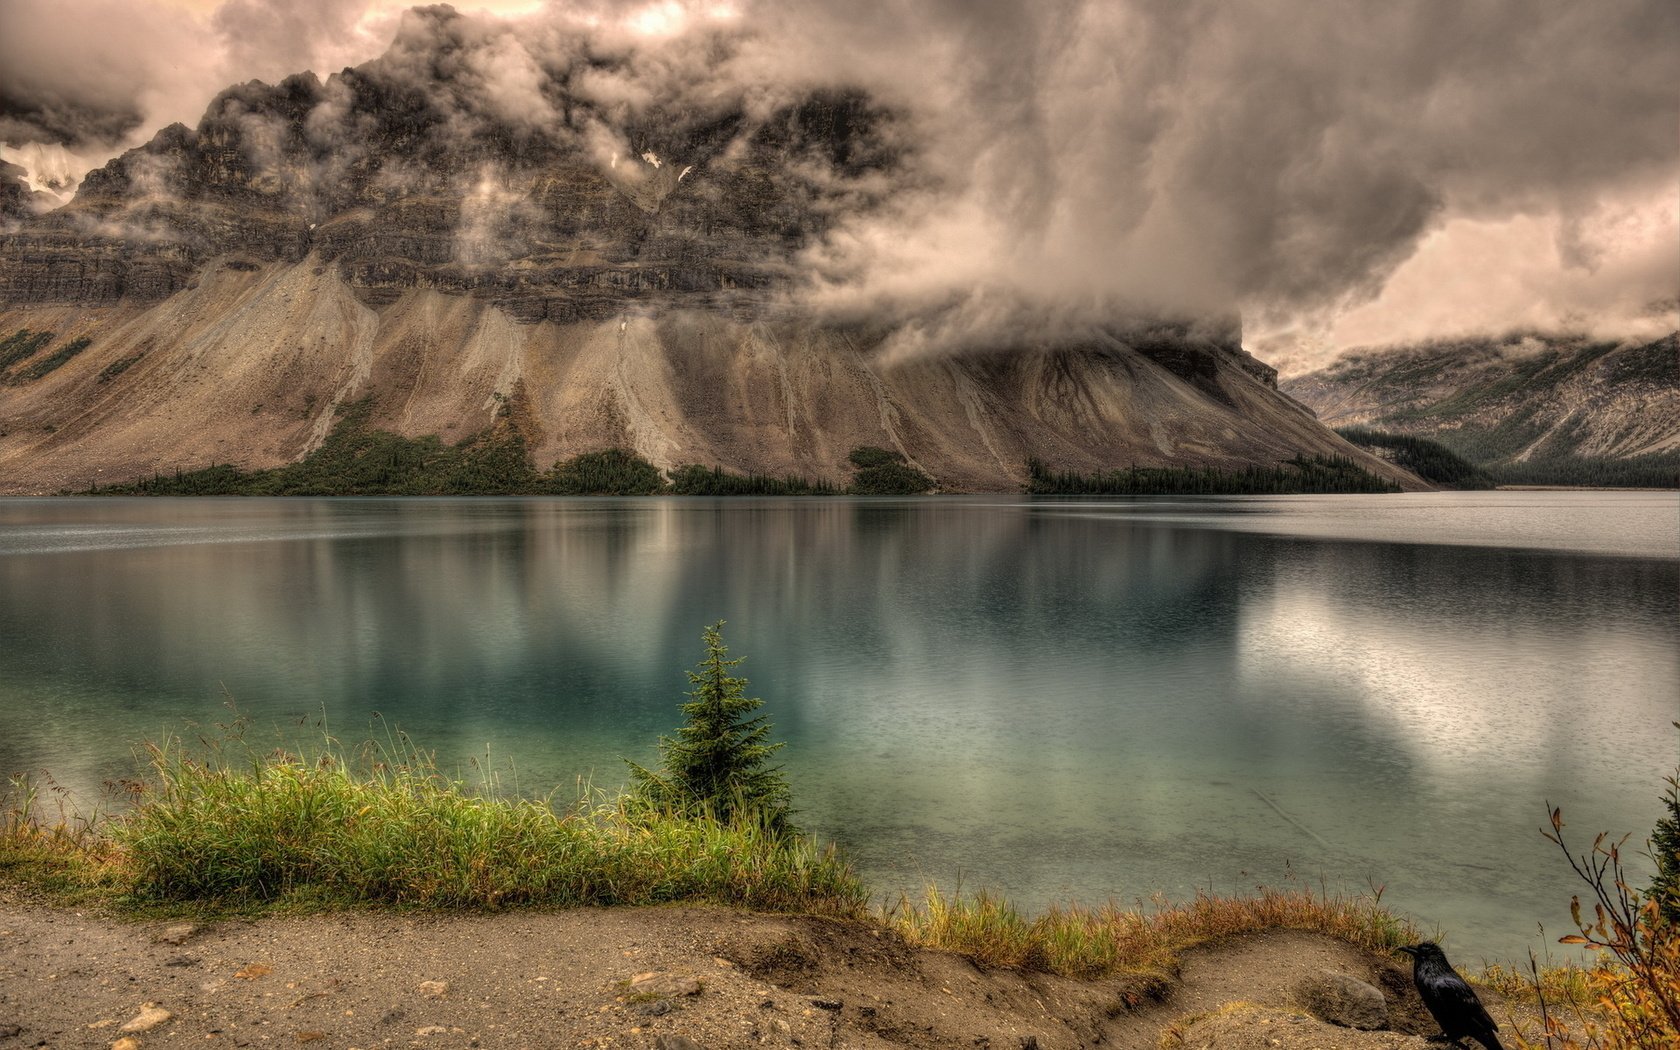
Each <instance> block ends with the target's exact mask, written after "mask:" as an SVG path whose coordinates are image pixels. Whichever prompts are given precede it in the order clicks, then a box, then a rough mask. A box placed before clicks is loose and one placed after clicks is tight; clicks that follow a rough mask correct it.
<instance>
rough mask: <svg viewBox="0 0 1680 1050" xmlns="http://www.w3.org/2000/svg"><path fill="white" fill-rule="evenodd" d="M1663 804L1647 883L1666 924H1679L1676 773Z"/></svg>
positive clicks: (1679, 792) (1679, 777)
mask: <svg viewBox="0 0 1680 1050" xmlns="http://www.w3.org/2000/svg"><path fill="white" fill-rule="evenodd" d="M1674 728H1676V729H1680V722H1676V723H1674ZM1663 804H1664V805H1665V806H1667V807H1668V816H1666V817H1663V818H1661V819H1659V820H1658V821H1657V826H1656V829H1655V830H1653V831H1652V832H1651V857H1652V859H1653V860H1655V861H1656V862H1657V877H1656V878H1655V879H1652V880H1651V890H1650V895H1651V896H1652V897H1654V898H1656V900H1657V906H1658V907H1659V908H1661V909H1662V913H1663V916H1664V917H1665V918H1667V919H1668V921H1670V922H1676V923H1680V770H1677V771H1676V772H1675V774H1674V775H1673V776H1671V777H1669V778H1668V793H1667V794H1665V795H1664V796H1663Z"/></svg>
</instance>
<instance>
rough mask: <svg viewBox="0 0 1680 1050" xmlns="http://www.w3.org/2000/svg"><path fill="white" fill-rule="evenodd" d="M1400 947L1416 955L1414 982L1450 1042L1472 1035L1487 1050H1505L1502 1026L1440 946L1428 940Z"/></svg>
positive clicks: (1424, 1002) (1413, 966)
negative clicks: (1465, 981) (1501, 1037)
mask: <svg viewBox="0 0 1680 1050" xmlns="http://www.w3.org/2000/svg"><path fill="white" fill-rule="evenodd" d="M1399 950H1400V951H1403V952H1405V953H1406V954H1407V955H1410V956H1411V957H1412V982H1413V983H1414V984H1416V985H1417V990H1418V995H1419V996H1421V997H1422V998H1423V1005H1425V1006H1427V1007H1429V1014H1430V1016H1431V1017H1433V1018H1435V1023H1436V1024H1438V1025H1440V1026H1441V1033H1442V1034H1443V1035H1445V1036H1446V1037H1447V1039H1448V1041H1449V1042H1453V1043H1457V1042H1458V1041H1459V1040H1460V1039H1465V1038H1469V1039H1474V1040H1475V1041H1476V1042H1478V1043H1481V1044H1482V1045H1483V1046H1484V1047H1486V1048H1487V1050H1505V1048H1504V1047H1502V1046H1500V1045H1499V1036H1497V1035H1495V1034H1494V1033H1495V1032H1497V1031H1498V1030H1499V1026H1498V1025H1496V1024H1494V1023H1493V1018H1491V1017H1489V1016H1488V1012H1487V1009H1486V1008H1485V1007H1483V1006H1482V1001H1481V1000H1480V999H1478V998H1476V991H1475V989H1473V988H1471V987H1470V986H1469V985H1468V984H1465V983H1464V978H1462V977H1460V976H1459V975H1458V971H1456V970H1454V969H1453V968H1452V964H1451V963H1449V962H1447V955H1446V953H1445V952H1443V951H1441V946H1440V945H1438V944H1436V943H1434V942H1433V941H1424V942H1423V943H1422V944H1418V945H1408V946H1406V947H1403V948H1400V949H1399Z"/></svg>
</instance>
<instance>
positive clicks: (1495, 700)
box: [0, 492, 1680, 962]
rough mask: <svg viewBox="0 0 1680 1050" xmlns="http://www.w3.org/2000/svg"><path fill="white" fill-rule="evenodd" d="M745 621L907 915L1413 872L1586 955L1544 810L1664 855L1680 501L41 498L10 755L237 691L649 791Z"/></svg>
mask: <svg viewBox="0 0 1680 1050" xmlns="http://www.w3.org/2000/svg"><path fill="white" fill-rule="evenodd" d="M717 620H725V621H727V625H726V627H725V628H724V638H725V640H726V642H727V643H728V645H729V646H730V648H731V651H732V655H735V656H744V657H746V662H745V663H744V664H742V665H741V667H740V668H739V669H738V673H741V674H743V675H745V676H746V677H747V678H748V679H749V680H750V683H751V684H750V686H749V689H748V692H749V695H753V696H759V697H762V698H763V699H764V701H765V706H764V708H763V711H762V713H763V714H765V715H766V716H767V717H768V718H769V719H770V720H771V721H772V722H773V723H774V736H775V737H776V738H777V739H780V740H784V741H786V742H787V747H786V748H785V749H784V750H782V751H781V752H780V753H779V755H778V757H779V759H780V760H781V761H782V762H783V765H784V771H785V772H786V774H787V776H788V779H789V780H790V781H791V783H792V785H793V792H794V803H795V806H796V808H797V810H798V813H797V815H796V820H797V821H798V822H799V823H800V824H801V825H802V826H804V827H805V828H806V829H807V830H810V831H812V832H815V833H816V834H818V835H820V836H822V837H824V838H828V839H832V840H834V841H836V842H838V843H839V844H840V845H841V846H842V848H843V849H844V850H845V851H846V853H847V854H848V855H849V856H851V857H852V858H853V859H854V860H855V862H856V863H857V866H858V868H859V869H860V872H861V873H862V874H863V875H864V876H865V878H866V879H867V880H868V881H869V883H870V885H871V886H872V887H873V888H874V889H875V891H876V892H877V893H878V894H879V895H880V896H881V897H882V898H884V899H886V900H888V901H890V900H893V899H896V898H897V896H898V895H899V894H900V893H905V894H909V895H911V896H917V895H919V894H920V892H921V890H922V888H923V887H924V886H925V885H926V884H928V883H938V884H939V885H941V886H942V887H944V888H945V889H947V890H949V889H951V888H953V887H955V886H957V885H958V884H959V883H960V885H961V886H962V887H963V888H964V889H966V890H973V889H982V888H984V889H987V890H990V891H995V892H999V893H1002V894H1004V895H1006V896H1008V897H1009V898H1011V899H1012V900H1013V901H1014V902H1015V903H1016V904H1017V905H1019V906H1021V907H1022V908H1024V909H1027V910H1036V909H1040V908H1043V907H1045V906H1047V905H1049V904H1051V903H1056V902H1067V901H1079V902H1082V903H1086V904H1100V903H1102V902H1105V901H1109V900H1113V901H1116V902H1119V903H1122V904H1131V903H1133V902H1134V901H1136V900H1138V899H1141V898H1148V897H1150V896H1152V895H1155V894H1162V895H1164V896H1166V897H1167V898H1169V899H1184V898H1188V897H1190V896H1192V895H1194V894H1195V893H1196V892H1198V891H1199V890H1208V891H1212V892H1216V893H1241V892H1246V891H1249V890H1252V889H1254V888H1255V887H1256V886H1259V885H1267V886H1274V887H1289V886H1296V887H1300V888H1307V889H1312V890H1315V891H1317V890H1325V891H1328V892H1358V891H1362V890H1368V889H1370V888H1373V887H1381V888H1382V891H1383V902H1384V903H1385V904H1387V905H1389V906H1391V907H1393V908H1395V909H1397V910H1398V911H1401V912H1403V913H1406V914H1408V915H1411V916H1414V917H1416V918H1417V919H1419V920H1420V921H1421V922H1422V923H1423V925H1424V926H1425V928H1426V929H1430V930H1439V931H1440V933H1441V935H1442V936H1443V938H1444V940H1445V942H1446V944H1447V947H1448V950H1449V953H1450V954H1451V955H1452V957H1453V958H1454V959H1455V960H1460V959H1462V960H1463V961H1464V962H1471V961H1473V960H1476V959H1478V958H1480V959H1489V960H1494V959H1504V960H1509V959H1515V958H1520V957H1522V956H1523V955H1524V954H1525V953H1526V951H1527V950H1528V949H1529V948H1531V947H1532V948H1535V949H1536V950H1538V951H1545V950H1548V949H1549V948H1550V949H1552V950H1553V951H1554V953H1556V949H1555V947H1553V944H1552V942H1554V941H1555V940H1556V938H1557V936H1560V935H1562V934H1564V933H1568V932H1572V931H1571V929H1570V928H1569V925H1568V923H1569V912H1568V906H1569V899H1570V896H1571V895H1572V894H1574V893H1576V892H1578V891H1579V889H1580V887H1579V886H1578V885H1576V883H1575V882H1574V877H1573V875H1572V874H1571V873H1570V871H1569V869H1568V866H1567V864H1566V863H1565V862H1564V858H1563V857H1562V855H1561V854H1560V853H1559V852H1558V851H1557V848H1556V847H1555V846H1553V845H1551V844H1550V843H1548V842H1546V841H1545V840H1544V839H1543V838H1542V837H1541V835H1540V831H1539V829H1540V827H1541V825H1542V824H1544V823H1545V821H1546V815H1547V806H1548V805H1553V806H1561V807H1562V808H1563V810H1564V815H1565V819H1566V820H1567V821H1568V823H1569V828H1570V831H1571V832H1572V833H1573V834H1574V835H1575V837H1576V839H1577V840H1578V842H1577V845H1578V846H1580V847H1582V848H1584V847H1586V846H1587V845H1588V844H1590V842H1591V839H1592V836H1593V835H1594V834H1595V833H1596V832H1597V831H1599V830H1607V831H1611V832H1612V833H1614V834H1615V835H1617V836H1619V835H1621V834H1624V833H1629V832H1631V833H1632V834H1633V836H1634V840H1633V841H1634V842H1635V843H1638V842H1641V841H1643V839H1644V837H1645V836H1646V835H1647V834H1648V833H1649V832H1650V829H1651V827H1652V825H1653V824H1654V823H1655V821H1656V819H1657V818H1658V817H1659V816H1660V815H1661V813H1662V806H1661V802H1660V794H1661V790H1662V788H1663V783H1662V781H1663V777H1665V776H1666V775H1668V774H1669V773H1671V772H1672V771H1673V770H1674V767H1675V765H1676V763H1677V762H1680V732H1676V731H1675V730H1674V729H1673V728H1672V727H1671V725H1670V723H1671V722H1673V721H1674V720H1676V719H1680V496H1677V495H1676V494H1674V493H1631V492H1629V493H1619V492H1618V493H1609V492H1481V493H1428V494H1406V495H1393V496H1297V497H1203V498H1133V499H1102V498H1085V499H1066V498H1028V497H950V498H922V499H912V500H893V499H853V498H819V499H730V500H710V499H699V498H687V499H685V498H642V499H558V498H555V499H543V498H530V499H287V500H239V499H232V500H118V499H113V500H105V499H53V500H23V499H13V500H5V501H0V772H6V773H13V772H25V771H29V772H32V773H34V774H36V775H39V774H40V772H41V771H46V772H47V773H49V774H50V776H51V778H52V781H53V782H54V783H56V784H57V785H59V786H61V787H62V788H64V789H65V790H67V791H68V792H69V793H70V795H71V796H72V797H74V798H76V799H78V800H97V799H98V798H99V797H100V792H101V785H102V784H104V783H105V782H107V781H115V780H118V779H120V778H124V777H132V776H134V775H135V774H136V772H137V771H138V769H139V762H138V759H137V758H136V753H135V746H136V744H137V742H139V741H141V740H145V739H152V740H156V739H159V738H161V737H163V736H166V735H170V734H173V735H179V736H183V737H185V738H187V739H189V740H192V739H194V738H195V737H197V736H198V735H200V734H205V735H213V734H214V733H215V732H216V731H217V730H216V729H215V728H214V727H215V726H216V725H217V724H218V723H226V722H228V721H229V719H230V717H231V710H230V705H231V709H233V710H237V712H238V714H239V715H240V716H242V717H243V718H244V719H245V720H246V721H248V722H249V724H250V728H249V729H248V730H247V736H248V737H249V738H253V739H254V738H257V737H259V736H261V735H262V734H269V736H270V737H271V738H272V739H273V740H274V741H275V742H279V741H282V740H298V739H302V740H307V739H308V738H309V736H310V734H316V735H317V736H318V734H319V733H321V732H322V728H321V727H322V726H323V725H324V728H325V731H327V732H330V733H332V734H333V735H334V736H335V737H337V738H339V739H340V740H343V741H345V742H346V743H348V744H354V743H356V742H358V741H360V740H362V739H364V738H368V737H379V738H383V736H384V734H385V733H386V732H387V729H388V728H389V727H395V728H397V729H400V730H402V731H404V732H406V733H407V734H409V735H410V736H411V737H412V738H413V739H414V740H415V741H416V742H417V743H419V744H420V745H421V746H423V747H425V748H427V749H429V750H432V751H435V752H436V754H437V759H438V762H439V764H440V765H441V766H443V767H444V768H445V769H454V768H459V769H462V770H463V771H471V770H475V769H477V768H479V767H486V766H488V767H489V768H491V769H494V770H497V771H499V775H500V779H501V781H502V783H503V785H504V786H505V787H514V788H516V789H517V790H519V791H522V792H525V793H529V794H544V793H547V792H549V791H551V790H552V791H555V792H556V797H557V798H560V799H569V798H571V797H572V796H573V794H574V793H575V792H576V791H577V790H578V787H577V785H578V784H579V783H580V780H581V781H582V782H584V783H587V784H590V785H593V787H594V788H595V789H598V790H604V791H609V792H610V791H614V790H616V789H617V788H618V787H619V786H620V785H622V784H623V783H624V782H625V780H626V779H627V778H626V772H625V770H626V767H625V765H624V759H631V760H634V761H637V762H643V763H648V762H652V761H654V760H655V759H656V757H657V756H656V754H655V750H654V746H655V742H656V741H657V739H658V737H659V736H660V734H661V733H667V734H668V733H670V732H671V731H672V730H674V729H675V727H676V726H677V725H678V724H679V722H680V713H679V712H678V709H677V708H678V704H679V703H681V702H682V700H683V699H684V697H683V695H682V694H683V691H684V690H685V689H687V688H688V686H687V682H686V678H685V677H684V671H685V670H687V669H689V668H691V667H692V666H693V665H694V663H695V662H696V661H697V660H698V659H699V657H700V655H701V651H702V650H701V643H700V632H701V629H702V627H703V626H704V625H706V624H709V623H712V622H715V621H717ZM1644 860H1645V858H1636V859H1635V875H1636V877H1637V878H1640V879H1643V878H1645V877H1646V876H1647V874H1648V871H1649V866H1648V865H1647V866H1646V867H1644V868H1641V867H1639V866H1638V865H1639V864H1640V863H1643V862H1644ZM1542 927H1543V932H1542Z"/></svg>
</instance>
